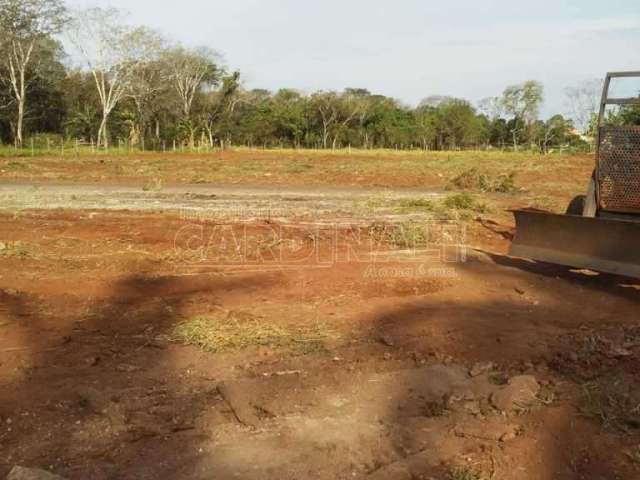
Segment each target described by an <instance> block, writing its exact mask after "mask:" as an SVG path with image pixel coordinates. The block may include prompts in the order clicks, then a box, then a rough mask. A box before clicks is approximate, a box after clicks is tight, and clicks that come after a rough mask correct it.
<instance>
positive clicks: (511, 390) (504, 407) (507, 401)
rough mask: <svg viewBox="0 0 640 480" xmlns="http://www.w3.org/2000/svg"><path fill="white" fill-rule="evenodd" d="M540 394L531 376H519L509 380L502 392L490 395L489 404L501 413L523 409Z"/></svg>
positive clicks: (534, 379)
mask: <svg viewBox="0 0 640 480" xmlns="http://www.w3.org/2000/svg"><path fill="white" fill-rule="evenodd" d="M539 392H540V384H539V383H538V381H537V380H536V378H535V377H533V376H532V375H520V376H518V377H512V378H510V379H509V383H508V385H507V386H506V387H504V388H503V389H502V390H498V391H497V392H494V393H493V395H491V404H492V405H493V406H494V407H495V408H497V409H498V410H500V411H502V412H509V411H512V410H516V409H518V408H523V407H526V406H528V405H530V404H531V403H533V401H534V400H535V399H536V396H537V395H538V393H539Z"/></svg>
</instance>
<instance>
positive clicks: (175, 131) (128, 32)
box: [0, 0, 593, 152]
mask: <svg viewBox="0 0 640 480" xmlns="http://www.w3.org/2000/svg"><path fill="white" fill-rule="evenodd" d="M0 37H1V39H0V58H1V64H0V87H1V88H0V140H1V141H2V142H4V143H8V144H15V145H16V146H17V147H21V146H23V145H25V143H26V142H27V138H29V139H30V140H31V142H33V139H36V141H40V140H41V139H42V138H45V137H46V138H47V142H48V141H49V139H50V138H57V139H61V140H67V141H69V140H71V139H74V140H80V141H82V142H86V143H91V144H95V145H96V146H97V147H103V148H107V147H109V146H112V145H114V144H118V145H121V144H126V145H129V146H135V147H138V148H145V149H160V148H163V149H168V148H175V146H176V144H177V145H179V146H180V147H184V146H187V147H191V148H194V147H196V146H203V145H204V146H208V147H218V146H221V147H223V148H224V146H228V145H246V146H252V147H267V148H268V147H293V148H325V149H328V148H345V147H348V146H350V147H354V148H397V149H425V150H449V149H468V148H512V149H520V148H528V149H529V148H533V149H538V150H540V151H543V152H547V151H548V150H549V149H551V148H556V147H560V146H561V147H571V148H576V149H580V148H588V144H587V143H586V142H585V141H584V140H583V139H582V138H581V136H580V135H578V134H577V132H576V129H575V128H574V124H573V121H572V120H569V119H568V118H565V117H564V116H563V115H560V114H558V115H555V116H553V117H551V118H550V119H548V120H546V121H543V120H540V119H539V108H540V106H541V104H542V102H543V99H544V88H543V85H542V84H540V83H539V82H536V81H526V82H524V83H522V84H519V85H513V86H509V87H507V88H506V89H505V90H504V91H503V92H502V94H501V95H499V96H497V97H495V98H489V99H485V100H483V101H482V102H480V103H479V104H478V105H477V106H474V105H473V104H471V103H470V102H468V101H466V100H464V99H459V98H452V97H446V96H431V97H427V98H425V100H423V101H422V102H420V104H419V105H418V106H416V107H410V106H407V105H404V104H402V103H401V102H399V101H398V100H396V99H393V98H390V97H386V96H384V95H379V94H375V93H372V92H370V91H368V90H366V89H362V88H348V89H345V90H344V91H342V92H334V91H318V92H315V93H311V94H306V93H303V92H300V91H297V90H293V89H285V88H283V89H281V90H278V91H276V92H270V91H267V90H262V89H252V90H248V89H245V88H243V86H242V76H241V73H240V72H238V71H230V70H229V69H228V68H227V67H226V66H225V65H224V63H223V61H222V58H221V56H220V55H219V54H218V53H217V52H215V51H214V50H212V49H210V48H207V47H195V48H192V47H185V46H183V45H180V44H178V43H175V42H170V41H168V40H167V39H166V38H164V36H163V35H162V34H161V33H159V32H156V31H154V30H152V29H150V28H147V27H144V26H141V27H131V26H128V24H127V22H126V21H125V20H124V19H123V17H122V14H121V12H119V11H118V10H116V9H113V8H89V9H84V10H81V11H73V12H71V11H69V10H68V9H67V8H66V6H65V5H64V3H62V2H61V1H60V0H0ZM62 38H64V39H66V40H65V42H64V45H66V46H67V48H68V49H69V50H70V51H69V52H66V51H65V49H64V48H63V42H62V41H61V39H62ZM569 93H570V95H569ZM568 96H569V98H573V100H574V101H573V105H574V106H576V109H577V110H578V109H579V110H580V113H581V114H584V115H586V117H587V119H588V121H587V122H586V123H589V121H590V120H591V119H592V118H593V112H589V111H588V110H589V105H588V104H589V99H590V98H592V97H593V91H591V90H588V89H587V87H582V89H578V88H576V89H574V90H573V91H571V92H568ZM585 99H586V101H585ZM585 104H586V107H585V106H584V105H585ZM585 111H586V114H585ZM574 117H576V118H577V117H578V115H577V114H576V115H574ZM587 126H588V125H584V127H585V128H587Z"/></svg>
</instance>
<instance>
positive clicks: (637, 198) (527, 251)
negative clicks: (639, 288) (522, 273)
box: [510, 71, 640, 279]
mask: <svg viewBox="0 0 640 480" xmlns="http://www.w3.org/2000/svg"><path fill="white" fill-rule="evenodd" d="M618 78H640V71H637V72H612V73H607V75H606V77H605V80H604V88H603V93H602V100H601V102H600V111H599V114H598V131H597V135H596V155H595V159H596V161H595V168H594V171H593V175H592V176H591V180H590V182H589V185H588V187H587V191H586V193H585V194H583V195H578V196H576V197H575V198H574V199H573V200H572V201H571V202H570V204H569V206H568V207H567V210H566V213H565V214H564V215H562V214H553V213H548V212H543V211H539V210H531V209H525V210H514V211H513V213H514V215H515V221H516V234H515V237H514V239H513V242H512V245H511V250H510V255H511V256H514V257H520V258H526V259H531V260H535V261H540V262H546V263H554V264H559V265H565V266H568V267H572V268H575V269H587V270H591V271H595V272H603V273H612V274H615V275H622V276H626V277H632V278H636V279H638V278H640V248H639V247H640V126H637V125H610V124H607V122H606V109H607V107H608V106H609V105H618V106H623V105H632V104H635V105H639V104H640V98H638V97H636V98H612V97H610V96H609V93H610V89H611V82H612V80H614V79H618Z"/></svg>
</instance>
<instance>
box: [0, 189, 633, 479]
mask: <svg viewBox="0 0 640 480" xmlns="http://www.w3.org/2000/svg"><path fill="white" fill-rule="evenodd" d="M424 195H427V196H429V195H431V193H429V192H420V191H415V190H391V191H390V190H377V189H375V190H353V189H324V188H323V189H315V190H314V189H306V188H305V189H298V188H291V189H279V188H278V189H275V188H266V189H265V188H250V189H246V188H242V189H237V188H228V187H180V188H163V189H161V190H159V191H142V189H141V188H140V187H122V186H117V187H101V188H97V187H95V186H68V185H55V186H54V185H49V186H35V187H34V186H31V185H29V184H24V185H15V184H14V185H2V186H0V196H1V198H2V202H1V204H0V205H1V207H2V211H0V234H1V236H0V476H2V475H4V474H6V473H7V472H8V471H9V469H10V468H11V467H12V466H13V465H26V466H31V467H39V468H44V469H47V470H51V471H53V472H55V473H57V474H59V475H63V476H65V477H66V478H69V479H84V478H92V479H105V480H106V479H111V478H118V479H156V478H166V479H174V478H180V479H183V478H184V479H211V478H220V479H227V478H229V479H232V478H238V479H246V480H252V479H256V480H258V479H260V480H262V479H274V480H275V479H278V480H281V479H327V480H329V479H347V478H349V479H352V478H362V479H364V478H373V479H420V478H422V479H430V478H433V479H438V480H440V479H452V480H469V479H472V480H473V479H490V478H500V479H505V480H522V479H524V480H528V479H531V480H534V479H535V480H541V479H542V480H556V479H576V480H577V479H590V480H591V479H603V480H604V479H624V480H627V479H629V480H631V479H636V478H638V472H639V471H640V470H639V468H640V434H639V432H638V426H639V425H640V416H639V414H638V410H637V405H638V404H639V403H640V395H639V392H640V379H639V378H638V376H637V372H638V371H639V368H640V319H639V318H638V311H639V310H638V308H639V306H640V286H638V285H635V284H634V282H632V281H630V280H629V279H623V278H619V277H614V276H610V275H594V274H592V273H589V272H573V271H570V270H569V269H565V268H560V267H555V266H550V265H540V264H535V263H532V262H526V261H522V260H517V259H512V258H509V257H507V256H505V255H503V254H502V253H504V252H505V251H506V248H507V247H508V243H509V240H508V237H509V234H510V232H511V225H510V224H509V223H508V222H506V221H502V218H506V217H504V216H502V213H499V214H487V215H484V214H477V215H478V216H480V217H482V218H475V215H474V216H471V217H469V218H468V219H467V220H466V221H467V222H468V223H469V232H470V233H469V239H468V243H470V244H472V245H473V246H475V247H479V248H481V249H484V250H490V251H493V252H497V253H498V254H488V253H483V252H482V251H478V250H474V249H469V250H468V251H467V252H466V257H465V258H466V261H462V259H460V258H458V259H457V261H455V262H453V261H448V262H445V261H443V260H446V259H443V258H442V257H440V256H438V255H436V256H435V257H434V256H431V257H429V258H427V257H424V256H411V257H403V256H402V255H405V254H406V251H407V248H406V245H404V244H402V245H398V244H397V242H396V240H397V239H396V238H395V237H393V236H390V235H387V234H386V233H385V236H384V237H383V240H384V241H385V242H387V243H388V247H389V248H390V249H391V250H392V251H393V253H394V254H396V256H387V257H384V261H377V262H372V260H371V258H372V257H371V255H367V254H371V251H369V246H370V245H371V244H370V243H368V242H367V240H368V239H369V237H375V238H376V239H377V240H379V239H380V237H379V235H378V234H379V232H380V218H381V217H382V216H385V215H387V217H386V218H385V221H388V220H389V218H391V219H392V220H394V221H398V222H404V221H405V220H406V218H408V217H407V216H411V215H414V214H415V212H414V213H408V214H407V213H403V212H401V211H399V210H398V205H397V202H398V200H401V199H402V198H409V199H414V198H415V197H416V196H419V197H423V196H424ZM429 198H431V197H429ZM267 207H268V208H267ZM265 208H266V209H267V211H271V212H273V211H278V212H279V215H273V216H269V215H264V210H265ZM124 209H126V210H127V211H123V210H124ZM184 209H187V210H195V211H200V210H203V211H209V210H210V209H213V210H212V211H213V212H214V213H215V215H214V216H215V217H216V218H217V217H219V216H225V217H227V219H236V220H242V221H243V222H245V223H246V224H247V225H248V227H246V225H245V227H243V232H244V234H245V237H243V238H244V239H245V240H247V239H248V240H249V243H250V245H252V246H254V247H255V246H256V245H257V248H258V250H259V251H260V253H262V254H264V252H268V253H269V252H272V251H273V250H274V248H275V246H280V245H282V244H284V243H285V242H284V240H286V245H292V246H295V249H293V250H292V252H294V253H296V254H298V256H297V257H295V259H296V261H297V263H295V264H294V263H291V265H289V267H291V266H292V265H293V267H295V268H287V269H273V268H264V269H259V268H254V269H251V270H248V269H237V270H234V271H231V272H230V271H229V270H228V269H226V268H223V267H222V265H220V263H219V262H220V259H221V258H223V257H224V255H229V254H230V252H233V251H237V250H238V248H237V247H238V245H237V244H232V247H233V248H231V249H229V245H228V244H227V242H226V240H228V239H229V238H230V237H228V236H216V235H219V231H217V230H215V227H216V225H217V224H218V223H219V222H218V220H217V219H216V218H197V219H195V220H194V219H193V218H185V217H184V216H183V215H181V212H182V211H183V210H184ZM238 209H240V210H241V214H238V212H237V210H238ZM248 211H251V212H253V213H254V214H255V213H257V214H255V215H249V214H247V212H248ZM367 215H371V216H372V218H370V219H368V217H367ZM378 215H379V216H380V218H377V216H378ZM280 217H282V218H280ZM307 217H309V218H323V219H332V218H351V217H353V218H355V219H356V220H358V224H366V223H369V224H371V225H372V228H371V229H368V230H365V231H364V233H363V232H361V231H358V232H356V233H358V235H351V234H352V233H353V231H352V230H348V229H347V228H346V227H344V230H341V231H340V233H344V232H347V233H349V234H350V236H348V237H347V238H349V239H350V240H349V242H346V243H340V242H338V243H336V242H335V240H334V237H332V236H329V235H311V234H310V232H309V231H305V230H304V229H301V230H299V231H297V233H295V234H292V235H291V236H289V237H287V238H286V239H282V238H280V239H276V241H275V242H273V241H272V239H271V237H265V236H264V230H265V228H266V229H267V230H269V231H271V230H272V227H273V225H278V224H279V223H280V221H286V222H289V223H295V222H296V221H302V220H304V219H305V218H307ZM193 225H196V226H197V227H198V228H201V229H202V230H201V231H204V232H205V233H206V234H202V233H200V235H199V239H200V240H202V238H205V239H207V240H208V242H207V243H206V244H204V247H203V245H201V244H198V245H197V248H192V247H193V245H192V243H190V241H187V242H185V243H176V238H177V235H176V233H177V232H181V231H183V229H184V228H185V226H187V227H189V228H191V227H192V226H193ZM210 228H211V229H212V230H209V229H210ZM361 233H363V234H362V235H360V234H361ZM376 235H377V236H376ZM191 239H192V237H191V236H188V240H191ZM211 239H213V240H214V241H211ZM354 239H357V240H358V241H357V242H356V241H355V240H354ZM220 240H225V242H222V241H220ZM394 242H396V243H394ZM387 243H384V244H381V243H379V242H378V243H376V244H375V246H376V248H377V249H382V248H383V247H384V246H386V245H387ZM327 246H331V248H332V249H333V250H332V251H333V252H334V253H335V256H333V257H331V259H332V262H329V263H327V262H324V263H322V265H320V263H321V262H319V261H318V258H325V257H320V256H318V255H316V256H311V255H306V254H305V255H301V254H299V253H300V252H303V253H305V252H306V253H308V251H311V252H313V253H318V252H320V253H322V252H325V250H324V249H325V247H327ZM244 252H245V254H246V252H247V250H244ZM422 253H425V252H422ZM431 253H433V252H431ZM259 258H260V259H261V260H263V261H264V259H265V258H268V257H267V256H266V255H263V256H261V257H259ZM376 258H379V257H376ZM300 259H302V260H300ZM319 266H321V267H322V268H318V267H319ZM229 325H231V327H232V328H230V329H229V328H228V326H229Z"/></svg>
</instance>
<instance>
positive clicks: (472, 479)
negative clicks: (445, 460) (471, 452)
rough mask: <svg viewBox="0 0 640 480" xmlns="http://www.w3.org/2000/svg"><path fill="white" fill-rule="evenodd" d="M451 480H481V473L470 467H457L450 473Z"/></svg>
mask: <svg viewBox="0 0 640 480" xmlns="http://www.w3.org/2000/svg"><path fill="white" fill-rule="evenodd" d="M448 478H449V480H481V478H482V475H481V474H480V472H477V471H476V470H473V469H472V468H470V467H455V468H453V469H451V471H450V472H449V477H448Z"/></svg>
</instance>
